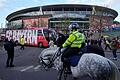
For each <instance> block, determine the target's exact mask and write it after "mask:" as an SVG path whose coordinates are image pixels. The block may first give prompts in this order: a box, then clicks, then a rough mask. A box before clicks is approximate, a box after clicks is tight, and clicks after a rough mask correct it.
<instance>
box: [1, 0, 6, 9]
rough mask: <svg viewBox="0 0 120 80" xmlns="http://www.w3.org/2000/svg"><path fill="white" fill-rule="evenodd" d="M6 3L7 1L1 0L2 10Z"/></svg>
mask: <svg viewBox="0 0 120 80" xmlns="http://www.w3.org/2000/svg"><path fill="white" fill-rule="evenodd" d="M6 1H7V0H0V8H2V7H3V6H4V5H5V3H6Z"/></svg>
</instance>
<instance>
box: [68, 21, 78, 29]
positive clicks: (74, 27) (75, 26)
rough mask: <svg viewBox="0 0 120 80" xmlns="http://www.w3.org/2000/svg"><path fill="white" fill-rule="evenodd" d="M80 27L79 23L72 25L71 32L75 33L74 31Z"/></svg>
mask: <svg viewBox="0 0 120 80" xmlns="http://www.w3.org/2000/svg"><path fill="white" fill-rule="evenodd" d="M78 27H79V25H78V24H77V23H72V24H71V25H70V26H69V30H70V31H73V30H75V31H76V30H77V29H78Z"/></svg>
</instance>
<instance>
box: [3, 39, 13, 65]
mask: <svg viewBox="0 0 120 80" xmlns="http://www.w3.org/2000/svg"><path fill="white" fill-rule="evenodd" d="M4 48H5V50H6V51H7V55H8V57H7V61H6V67H14V64H13V60H14V42H13V39H11V40H10V41H8V39H5V44H4Z"/></svg>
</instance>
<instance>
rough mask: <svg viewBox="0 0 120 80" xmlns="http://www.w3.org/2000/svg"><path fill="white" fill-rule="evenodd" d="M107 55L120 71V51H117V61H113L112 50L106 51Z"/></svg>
mask: <svg viewBox="0 0 120 80" xmlns="http://www.w3.org/2000/svg"><path fill="white" fill-rule="evenodd" d="M105 55H106V57H107V58H109V59H110V60H112V61H113V62H114V63H115V64H116V65H117V67H118V68H119V70H120V49H118V50H117V60H113V54H112V52H111V51H110V50H108V51H105Z"/></svg>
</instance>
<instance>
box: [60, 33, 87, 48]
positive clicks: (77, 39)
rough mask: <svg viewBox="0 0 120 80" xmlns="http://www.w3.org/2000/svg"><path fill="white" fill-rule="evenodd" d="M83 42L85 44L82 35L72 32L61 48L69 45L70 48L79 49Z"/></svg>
mask: <svg viewBox="0 0 120 80" xmlns="http://www.w3.org/2000/svg"><path fill="white" fill-rule="evenodd" d="M83 42H85V36H84V34H82V33H80V32H78V31H74V32H72V33H71V34H70V35H69V38H68V39H67V40H66V41H65V43H64V44H63V45H62V47H63V48H64V47H67V46H69V45H70V47H72V48H74V47H75V48H76V47H77V48H81V46H82V43H83Z"/></svg>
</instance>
